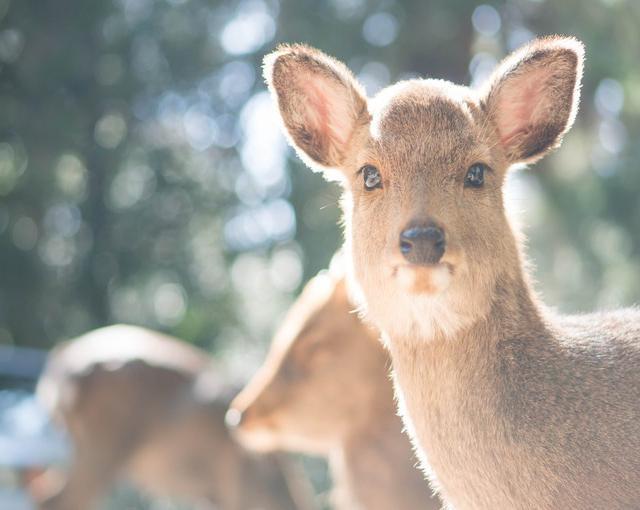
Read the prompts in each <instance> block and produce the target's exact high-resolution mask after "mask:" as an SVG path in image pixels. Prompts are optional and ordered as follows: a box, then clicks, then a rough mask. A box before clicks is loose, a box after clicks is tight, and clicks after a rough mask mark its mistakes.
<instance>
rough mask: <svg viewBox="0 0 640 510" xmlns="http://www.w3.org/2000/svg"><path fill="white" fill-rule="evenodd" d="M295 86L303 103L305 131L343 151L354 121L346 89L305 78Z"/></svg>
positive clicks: (313, 77)
mask: <svg viewBox="0 0 640 510" xmlns="http://www.w3.org/2000/svg"><path fill="white" fill-rule="evenodd" d="M298 85H299V87H300V89H301V91H302V97H304V98H305V100H306V101H307V104H306V106H305V116H306V117H307V122H308V125H309V127H310V128H311V129H313V130H314V131H316V132H317V133H318V134H319V135H320V136H321V137H323V138H326V139H327V140H329V141H330V143H332V144H333V145H334V146H336V147H337V148H339V149H341V148H343V147H344V146H345V145H346V144H347V142H348V141H349V138H350V136H351V132H352V130H353V127H354V125H353V124H354V120H355V118H354V113H353V111H352V109H351V108H350V106H349V105H350V101H351V98H350V97H348V92H347V89H346V87H344V85H342V84H337V83H333V82H332V80H330V79H326V78H324V77H322V78H319V77H317V76H308V77H307V76H305V77H304V78H302V79H300V81H299V83H298Z"/></svg>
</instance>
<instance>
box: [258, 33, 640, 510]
mask: <svg viewBox="0 0 640 510" xmlns="http://www.w3.org/2000/svg"><path fill="white" fill-rule="evenodd" d="M583 53H584V50H583V47H582V44H581V43H580V42H579V41H577V40H575V39H572V38H565V37H550V38H544V39H537V40H534V41H532V42H531V43H529V44H527V45H525V46H524V47H522V48H521V49H519V50H518V51H516V52H515V53H514V54H512V55H511V56H509V57H508V58H506V59H505V60H504V61H503V62H502V63H501V64H500V65H499V66H498V68H497V69H496V71H495V72H494V73H493V76H491V77H490V78H489V79H488V81H487V82H486V83H485V85H484V87H483V88H482V89H480V90H472V89H469V88H467V87H463V86H458V85H454V84H452V83H449V82H446V81H442V80H419V79H418V80H409V81H403V82H400V83H397V84H395V85H392V86H391V87H388V88H386V89H384V90H383V91H381V92H380V93H379V94H377V95H376V96H375V97H374V98H373V99H368V98H367V97H366V95H365V93H364V91H363V89H362V87H361V86H360V85H359V84H358V83H357V82H356V80H355V78H354V77H353V75H352V74H351V73H350V72H349V71H348V69H347V68H346V67H345V66H344V65H343V64H342V63H340V62H338V61H336V60H334V59H332V58H331V57H328V56H327V55H325V54H323V53H321V52H320V51H318V50H315V49H312V48H309V47H306V46H296V45H294V46H283V47H281V48H280V49H278V50H277V51H276V52H274V53H273V54H271V55H270V56H268V57H267V58H266V61H265V76H266V79H267V81H268V83H269V87H270V90H271V92H272V94H273V96H274V98H275V99H276V101H277V104H278V107H279V111H280V114H281V116H282V121H283V124H284V126H285V128H286V131H287V133H288V136H289V140H290V142H291V143H292V144H293V146H294V147H295V148H296V149H297V151H298V153H299V154H300V155H301V157H302V158H303V159H304V160H305V161H306V162H307V163H308V164H309V165H310V166H311V167H312V168H313V169H314V170H320V171H324V172H325V173H326V175H327V176H328V177H335V178H338V179H339V180H340V181H341V182H342V184H343V186H344V190H345V193H344V198H343V201H342V204H343V209H344V216H345V225H346V246H347V252H348V258H349V259H350V266H351V267H350V270H349V271H350V275H351V277H352V278H353V279H354V281H355V283H356V284H357V286H358V287H359V293H360V294H361V296H360V298H359V299H361V300H362V307H363V310H364V313H365V314H366V316H367V317H368V319H369V320H370V321H372V322H373V323H374V324H375V325H376V326H377V327H378V328H379V329H380V330H381V331H383V333H384V334H383V338H384V340H385V342H386V344H387V345H388V347H389V349H390V352H391V357H392V360H393V368H394V372H395V380H396V383H397V387H398V389H399V397H400V406H401V412H402V414H403V417H404V420H405V423H406V425H407V427H408V429H409V430H410V431H411V434H412V436H413V438H414V441H415V444H416V446H417V447H418V450H419V452H420V453H421V454H422V464H423V466H424V468H425V469H426V470H427V471H428V472H431V471H432V474H431V477H432V479H433V480H434V482H435V483H436V484H437V485H439V487H440V490H441V495H442V496H443V498H444V499H445V500H446V501H448V502H449V504H450V505H451V506H452V507H454V508H456V509H459V510H464V509H523V508H527V509H534V508H535V509H567V508H589V509H599V508H607V509H623V508H625V509H629V508H640V312H639V311H638V310H636V309H628V310H619V311H613V312H609V313H597V314H593V315H582V316H575V317H563V316H560V315H558V314H557V313H555V312H553V311H552V310H549V309H548V308H547V307H545V306H544V305H543V304H542V303H541V302H540V301H539V299H538V298H537V296H536V294H535V291H534V290H533V288H532V285H531V284H530V279H529V276H528V274H529V273H528V269H527V265H526V264H525V263H524V257H523V254H522V253H523V243H522V235H521V234H520V232H519V231H518V229H517V228H516V226H515V225H514V222H513V221H512V218H511V216H510V215H508V213H507V212H505V207H504V203H503V184H504V182H505V180H506V177H507V175H508V173H509V169H510V167H512V165H515V164H525V163H533V162H534V161H536V160H538V159H540V158H541V157H543V156H544V155H545V154H546V153H547V152H549V151H550V150H551V149H553V148H555V147H557V146H558V145H559V144H560V142H561V139H562V137H563V135H564V134H565V133H566V132H567V130H568V129H569V128H570V126H571V125H572V123H573V120H574V118H575V116H576V111H577V108H578V100H579V93H580V80H581V75H582V67H583ZM427 461H428V462H427Z"/></svg>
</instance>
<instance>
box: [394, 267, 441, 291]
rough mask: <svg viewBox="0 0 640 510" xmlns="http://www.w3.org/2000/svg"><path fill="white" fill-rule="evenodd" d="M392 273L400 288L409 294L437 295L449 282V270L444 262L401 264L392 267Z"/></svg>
mask: <svg viewBox="0 0 640 510" xmlns="http://www.w3.org/2000/svg"><path fill="white" fill-rule="evenodd" d="M393 275H394V277H395V278H396V280H397V281H398V283H399V285H400V286H401V287H402V289H403V290H404V291H405V292H408V293H411V294H430V295H437V294H440V293H441V292H444V291H445V290H447V289H448V288H449V285H450V284H451V271H450V270H449V267H448V266H447V265H445V264H437V265H435V266H428V267H424V266H414V265H409V264H401V265H398V266H396V267H395V268H394V271H393Z"/></svg>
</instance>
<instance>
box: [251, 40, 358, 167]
mask: <svg viewBox="0 0 640 510" xmlns="http://www.w3.org/2000/svg"><path fill="white" fill-rule="evenodd" d="M264 75H265V79H266V80H267V83H268V85H269V90H270V91H271V94H272V95H273V97H274V98H275V100H276V102H277V104H278V108H279V110H280V116H281V117H282V121H283V123H284V126H285V128H286V131H287V133H288V137H289V142H290V143H291V145H292V146H293V147H294V148H295V149H296V150H297V151H298V154H299V155H300V157H301V158H302V159H303V160H304V161H305V162H306V163H307V164H308V165H309V166H310V167H311V168H312V169H314V170H317V169H321V170H325V169H329V168H336V167H339V166H340V165H342V164H343V162H344V161H345V158H346V156H347V154H348V151H349V145H350V144H349V142H350V141H351V139H352V137H353V135H354V133H355V132H356V130H357V129H358V128H359V127H362V126H364V125H366V124H367V123H368V121H369V113H368V111H367V100H366V96H365V94H364V92H363V90H362V87H361V86H360V85H359V84H358V82H357V81H356V79H355V78H354V77H353V75H352V74H351V72H350V71H349V70H348V69H347V67H346V66H345V65H344V64H342V63H341V62H338V61H337V60H335V59H333V58H331V57H329V56H327V55H325V54H324V53H322V52H321V51H318V50H316V49H313V48H310V47H308V46H302V45H294V46H281V47H280V48H279V49H278V50H276V51H275V52H274V53H272V54H270V55H268V56H267V57H265V60H264Z"/></svg>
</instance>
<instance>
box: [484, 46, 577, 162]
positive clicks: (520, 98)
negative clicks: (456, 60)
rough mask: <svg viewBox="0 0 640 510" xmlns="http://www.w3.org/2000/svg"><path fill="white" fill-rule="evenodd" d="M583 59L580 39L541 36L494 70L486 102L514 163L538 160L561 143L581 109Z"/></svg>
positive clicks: (488, 84)
mask: <svg viewBox="0 0 640 510" xmlns="http://www.w3.org/2000/svg"><path fill="white" fill-rule="evenodd" d="M583 59H584V48H583V46H582V43H581V42H580V41H578V40H576V39H573V38H567V37H553V38H546V39H538V40H535V41H533V42H531V43H529V44H528V45H526V46H524V47H522V48H520V49H519V50H517V51H516V52H515V53H513V54H512V55H510V56H509V57H507V58H506V59H505V60H504V61H503V62H502V63H501V64H500V66H499V67H498V69H497V70H496V71H495V72H494V73H493V75H492V77H491V78H490V79H489V81H488V83H487V85H486V87H485V91H484V94H483V96H484V98H483V106H484V108H485V110H486V111H487V113H488V115H489V118H490V119H491V120H492V121H493V123H494V125H495V127H496V128H497V130H498V136H499V138H500V144H501V145H502V146H503V148H504V150H505V152H506V154H507V158H508V159H509V161H510V163H517V162H527V163H530V162H533V161H536V160H538V159H540V158H541V157H542V156H544V155H545V154H546V153H547V152H548V151H550V150H551V149H554V148H556V147H558V146H559V145H560V142H561V141H562V136H563V135H564V134H565V133H566V132H567V131H568V130H569V128H570V127H571V125H572V124H573V121H574V119H575V116H576V112H577V110H578V101H579V99H580V80H581V78H582V62H583Z"/></svg>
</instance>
